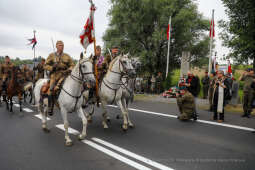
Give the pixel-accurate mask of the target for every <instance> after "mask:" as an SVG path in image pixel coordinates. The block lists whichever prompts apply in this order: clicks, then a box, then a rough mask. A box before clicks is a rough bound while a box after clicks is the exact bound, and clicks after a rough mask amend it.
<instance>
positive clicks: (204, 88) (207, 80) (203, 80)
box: [202, 76, 210, 99]
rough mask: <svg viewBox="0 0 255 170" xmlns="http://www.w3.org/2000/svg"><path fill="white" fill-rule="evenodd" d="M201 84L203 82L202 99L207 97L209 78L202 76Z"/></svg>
mask: <svg viewBox="0 0 255 170" xmlns="http://www.w3.org/2000/svg"><path fill="white" fill-rule="evenodd" d="M202 84H203V95H204V99H207V96H208V90H209V86H210V78H209V76H204V77H203V78H202Z"/></svg>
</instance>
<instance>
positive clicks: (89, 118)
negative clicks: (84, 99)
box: [86, 105, 95, 123]
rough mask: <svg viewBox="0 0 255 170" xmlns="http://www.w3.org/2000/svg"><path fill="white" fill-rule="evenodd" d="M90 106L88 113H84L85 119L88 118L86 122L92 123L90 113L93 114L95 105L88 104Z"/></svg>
mask: <svg viewBox="0 0 255 170" xmlns="http://www.w3.org/2000/svg"><path fill="white" fill-rule="evenodd" d="M90 107H91V109H90V111H89V113H88V114H86V117H87V119H88V122H89V123H92V115H93V114H94V112H95V105H90Z"/></svg>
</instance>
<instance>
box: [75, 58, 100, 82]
mask: <svg viewBox="0 0 255 170" xmlns="http://www.w3.org/2000/svg"><path fill="white" fill-rule="evenodd" d="M77 65H78V68H79V69H78V70H79V71H78V75H79V77H80V79H81V80H82V81H83V82H84V83H89V84H90V85H91V86H94V85H95V82H96V79H95V76H94V73H93V68H94V67H93V64H92V60H90V59H88V58H84V59H81V60H79V62H78V63H77Z"/></svg>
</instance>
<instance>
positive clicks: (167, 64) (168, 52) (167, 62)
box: [166, 16, 172, 78]
mask: <svg viewBox="0 0 255 170" xmlns="http://www.w3.org/2000/svg"><path fill="white" fill-rule="evenodd" d="M171 19H172V17H171V16H170V18H169V32H168V34H169V39H168V50H167V61H166V78H167V75H168V68H169V55H170V41H171Z"/></svg>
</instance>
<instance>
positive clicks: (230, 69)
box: [228, 60, 232, 74]
mask: <svg viewBox="0 0 255 170" xmlns="http://www.w3.org/2000/svg"><path fill="white" fill-rule="evenodd" d="M228 73H230V74H232V68H231V64H230V60H228Z"/></svg>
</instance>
